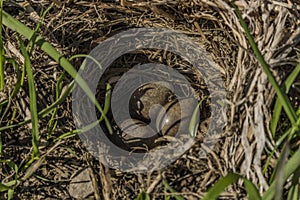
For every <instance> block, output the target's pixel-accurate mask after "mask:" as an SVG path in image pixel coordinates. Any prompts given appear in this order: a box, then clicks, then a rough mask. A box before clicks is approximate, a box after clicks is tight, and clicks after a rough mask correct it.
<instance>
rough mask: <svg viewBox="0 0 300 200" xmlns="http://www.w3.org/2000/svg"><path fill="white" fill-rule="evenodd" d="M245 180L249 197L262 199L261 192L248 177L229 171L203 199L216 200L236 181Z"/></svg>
mask: <svg viewBox="0 0 300 200" xmlns="http://www.w3.org/2000/svg"><path fill="white" fill-rule="evenodd" d="M240 178H241V179H243V180H244V185H245V189H246V192H247V194H248V197H249V199H250V200H260V199H261V197H260V195H259V192H258V190H257V188H256V186H255V185H254V184H253V183H252V182H250V181H249V180H248V179H246V178H244V177H242V176H241V175H239V174H235V173H229V174H227V175H226V176H224V177H223V178H221V179H220V180H219V181H218V182H217V183H216V184H215V185H214V186H212V187H211V188H210V189H209V190H208V192H207V193H206V194H205V196H204V197H203V199H202V200H214V199H217V198H218V196H219V195H220V194H221V193H222V192H224V190H225V189H226V188H227V187H228V186H229V185H232V184H234V183H236V182H237V181H238V180H239V179H240Z"/></svg>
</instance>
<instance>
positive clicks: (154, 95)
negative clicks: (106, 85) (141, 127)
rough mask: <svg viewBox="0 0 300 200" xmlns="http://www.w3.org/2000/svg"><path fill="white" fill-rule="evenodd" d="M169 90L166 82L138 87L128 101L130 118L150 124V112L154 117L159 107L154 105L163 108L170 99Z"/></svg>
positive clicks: (170, 93) (171, 94)
mask: <svg viewBox="0 0 300 200" xmlns="http://www.w3.org/2000/svg"><path fill="white" fill-rule="evenodd" d="M169 88H172V86H171V85H170V84H169V83H167V82H159V83H149V84H146V85H143V86H142V87H140V88H139V89H138V90H137V91H136V92H134V93H133V95H132V98H131V99H130V104H129V105H130V107H129V109H130V114H131V116H132V117H133V118H136V119H140V120H142V121H145V122H147V123H148V122H150V120H151V115H150V110H151V112H152V114H154V115H156V114H157V113H158V111H159V110H160V107H159V106H154V105H157V104H159V105H162V106H163V105H164V104H166V103H167V102H168V101H169V100H170V99H171V98H172V96H173V93H172V91H171V90H170V89H169ZM153 106H154V107H153Z"/></svg>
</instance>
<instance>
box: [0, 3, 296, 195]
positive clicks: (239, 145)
mask: <svg viewBox="0 0 300 200" xmlns="http://www.w3.org/2000/svg"><path fill="white" fill-rule="evenodd" d="M53 2H54V4H53V8H52V9H51V10H50V11H49V13H48V14H47V15H46V16H45V18H44V19H43V21H42V24H41V28H40V30H39V34H41V35H42V36H43V37H44V38H46V39H47V41H49V42H50V43H51V44H52V45H53V46H54V47H55V48H56V49H57V50H59V51H60V52H61V53H62V54H63V55H65V57H66V58H69V57H71V56H72V55H76V54H89V53H90V51H91V50H92V49H93V48H95V47H96V46H97V45H98V44H100V43H101V42H102V41H104V40H106V39H108V38H110V37H112V36H113V35H115V34H117V33H120V32H122V31H125V30H128V29H130V28H149V27H153V28H167V29H170V30H176V31H178V32H179V33H182V34H185V35H187V36H188V37H189V38H191V39H192V40H193V41H195V42H196V43H198V44H199V45H200V46H202V48H203V49H205V50H206V51H207V52H208V54H209V56H210V57H211V59H212V60H213V61H214V62H215V63H216V65H217V70H218V71H219V73H220V74H221V75H222V78H223V80H224V87H225V89H226V97H227V100H226V102H225V103H226V104H227V110H225V111H224V112H223V113H221V114H222V115H224V116H223V117H224V119H225V125H226V126H224V129H223V130H222V133H220V137H219V138H218V141H217V143H216V145H215V146H214V148H213V149H206V150H207V151H208V154H207V156H206V157H201V152H202V150H203V147H201V144H202V142H203V141H202V138H201V134H204V135H205V133H206V132H207V128H208V126H209V123H202V124H201V126H199V130H198V135H200V136H198V139H197V142H196V143H195V144H194V145H193V146H192V148H190V149H189V150H188V151H187V152H186V153H185V154H184V155H182V156H181V157H180V158H179V159H177V160H176V161H175V162H173V163H172V164H170V165H169V166H168V167H166V168H163V169H161V170H157V171H154V172H151V173H142V174H135V173H128V172H122V171H119V170H114V169H109V168H107V167H106V166H105V165H103V164H101V163H100V162H99V161H98V160H97V159H95V157H93V156H92V155H91V154H90V153H89V152H88V151H87V150H86V148H85V146H84V145H83V143H82V141H81V140H80V138H79V137H78V136H73V137H70V138H67V139H63V140H59V141H58V142H54V141H55V139H56V138H57V137H59V136H61V135H62V134H64V133H66V132H69V131H71V130H74V129H75V128H76V127H75V124H74V119H73V116H72V98H71V96H70V97H68V98H67V100H66V101H65V102H63V103H62V104H61V105H60V106H59V108H58V112H57V114H56V116H55V117H56V118H57V119H58V120H57V121H58V124H57V127H56V129H55V130H54V131H53V132H52V133H51V137H49V138H47V134H48V130H47V128H48V125H49V120H50V116H47V117H45V118H43V119H40V121H39V127H40V134H41V138H40V151H41V153H42V156H43V159H40V160H39V161H37V162H35V163H34V164H33V166H34V167H32V168H31V169H32V170H33V173H32V175H31V176H30V178H28V179H26V180H25V181H23V182H22V183H21V185H19V186H18V187H17V188H16V189H15V191H14V199H22V200H24V199H76V198H77V199H106V200H107V199H134V198H136V197H137V196H138V195H139V193H140V192H142V191H145V192H147V193H149V194H150V196H151V199H164V197H166V196H168V195H170V196H172V195H181V196H182V197H184V198H185V199H201V198H202V197H203V195H204V193H205V192H207V190H208V189H209V188H210V187H211V186H212V185H213V184H214V183H216V181H217V180H218V179H219V178H221V177H223V176H225V175H226V174H227V173H228V172H237V173H241V174H242V175H244V176H246V177H247V178H249V179H250V180H251V181H252V182H253V183H255V184H256V185H258V186H259V190H260V192H263V191H266V189H267V188H268V181H269V178H270V173H271V171H272V169H273V168H274V167H275V164H276V159H277V158H278V155H279V152H280V151H279V150H278V151H276V152H275V154H274V156H273V157H272V159H271V164H270V165H269V166H268V168H267V170H266V171H263V170H262V168H263V166H264V164H265V163H266V158H267V155H268V154H267V153H268V152H269V150H272V149H273V148H274V144H275V142H274V138H272V136H271V134H270V131H269V128H268V126H269V122H270V119H271V114H272V106H273V101H274V97H275V92H274V90H273V89H272V87H271V86H270V84H269V83H268V81H267V78H266V76H265V74H264V72H263V71H262V69H261V68H260V66H259V64H258V62H257V60H256V59H255V56H254V54H253V52H252V50H251V48H250V47H249V44H248V42H247V40H246V38H245V36H244V34H243V30H242V28H241V27H240V24H239V21H238V19H237V17H236V16H235V14H234V11H233V9H232V8H231V5H230V3H229V2H228V1H222V0H214V1H200V0H183V1H178V0H173V1H169V0H154V1H144V0H138V1H130V0H102V1H101V0H100V1H98V0H94V1H79V0H78V1H77V0H67V1H58V0H55V1H53ZM236 4H237V5H238V6H239V8H240V10H241V12H242V13H243V16H244V17H245V19H246V21H247V23H248V24H249V25H250V26H249V28H250V30H251V33H252V34H253V36H254V39H255V41H256V42H257V43H258V46H259V48H260V50H261V51H262V52H263V54H264V56H265V59H266V61H267V62H268V63H269V64H270V66H271V69H272V70H273V72H274V74H275V75H276V79H277V80H278V81H280V82H281V81H282V80H284V79H285V78H286V76H287V75H288V74H289V72H291V71H292V70H293V69H294V67H295V66H296V65H297V62H299V60H300V44H299V41H300V20H299V19H300V2H298V1H296V0H294V1H292V0H290V1H273V2H272V1H252V0H251V1H237V2H236ZM291 4H293V5H294V7H290V5H291ZM49 5H50V3H49V2H47V1H39V2H37V1H30V2H29V1H17V2H15V3H12V2H10V1H9V2H6V1H5V2H4V10H5V11H6V12H8V13H9V14H11V15H12V16H14V17H16V18H17V19H18V20H20V21H21V22H22V23H24V24H26V25H27V26H29V27H30V28H32V29H34V28H35V26H36V24H37V21H38V19H39V13H41V12H42V10H45V9H46V8H47V7H48V6H49ZM3 30H4V32H3V34H4V38H5V47H6V49H5V50H6V51H7V52H10V56H11V57H13V58H15V59H16V60H17V61H18V63H20V64H22V58H21V57H20V56H19V54H18V52H19V50H18V48H19V44H18V36H17V34H16V33H15V32H13V31H11V30H9V29H7V28H5V27H4V29H3ZM139 54H140V55H139V56H132V55H126V56H124V57H122V58H120V59H119V60H118V61H116V62H115V63H114V64H115V65H116V66H118V65H120V64H122V65H128V66H132V65H133V64H136V63H141V62H144V63H146V62H149V61H150V62H161V63H167V64H171V65H172V62H173V63H174V59H173V60H172V58H173V57H172V56H164V55H163V52H159V53H157V54H156V52H139ZM82 61H83V58H77V59H74V60H72V61H71V63H72V64H73V65H74V66H75V67H76V68H77V69H79V67H80V65H81V63H82ZM31 62H32V66H33V73H34V77H35V84H36V86H37V89H36V91H37V94H38V96H37V98H38V108H39V110H42V109H43V108H45V107H47V105H50V104H51V103H53V102H54V101H55V98H56V97H55V88H56V83H57V81H58V77H59V76H60V75H61V74H62V73H63V69H62V68H61V67H60V66H59V65H58V64H57V63H56V62H54V61H53V60H52V59H51V58H50V57H49V56H48V55H47V54H46V53H44V52H43V51H42V50H40V49H39V48H36V49H35V50H34V51H33V54H32V60H31ZM175 62H176V63H177V64H178V63H179V64H178V65H179V66H183V64H182V63H180V62H181V61H180V60H176V59H175ZM181 64H182V65H181ZM5 72H6V74H5V81H6V86H7V88H6V92H7V94H8V93H9V91H11V89H12V88H13V87H14V85H15V81H16V74H15V70H14V68H13V66H11V65H8V66H7V67H6V69H5ZM186 75H187V76H189V77H190V80H192V81H193V82H194V84H195V88H196V91H197V92H198V93H199V94H198V95H199V96H201V94H203V93H205V92H207V91H206V90H205V88H204V89H203V88H202V86H201V84H200V83H199V82H197V75H195V74H193V72H187V73H186ZM193 75H195V76H193ZM193 77H196V78H194V80H193ZM71 81H72V78H71V77H70V76H69V75H67V74H65V77H64V79H63V85H64V86H66V85H68V84H69V83H70V82H71ZM297 82H298V83H299V82H300V77H298V80H297ZM25 85H26V84H25ZM289 94H290V98H291V100H292V102H293V106H294V107H295V108H297V107H298V106H299V98H300V92H299V85H298V86H297V85H294V87H292V89H291V91H290V93H289ZM99 96H100V97H99V100H100V101H101V100H103V98H104V95H103V94H102V93H101V92H100V93H99ZM206 106H209V105H206ZM6 108H7V109H6V110H7V112H6V114H5V115H3V116H4V117H3V118H2V119H1V121H0V126H6V125H7V123H8V122H10V119H11V118H12V116H13V115H14V110H15V112H16V113H17V114H16V116H15V118H14V121H13V123H18V122H21V121H24V119H27V117H28V110H29V94H28V88H26V87H25V88H24V89H23V90H22V93H21V94H20V95H19V96H18V97H17V98H16V100H14V101H12V102H11V103H10V105H8V106H7V107H6ZM200 112H201V111H200ZM202 112H209V109H208V108H203V110H202ZM258 113H260V115H258ZM204 116H205V117H203V118H202V119H201V121H202V122H209V121H205V120H206V119H208V118H210V117H211V116H210V114H207V113H206V114H205V115H204ZM259 116H260V117H259ZM285 124H287V120H286V119H285V116H283V117H282V125H281V126H280V127H279V128H278V130H279V133H280V130H282V129H284V128H285V127H286V125H285ZM1 137H2V143H3V154H2V155H1V157H0V160H11V161H13V162H14V163H16V164H17V165H18V166H20V171H19V173H18V175H19V177H23V176H24V175H26V173H28V171H26V170H24V171H22V170H21V169H22V167H24V165H25V164H26V162H28V161H29V160H30V158H31V152H32V145H31V130H30V124H28V125H24V126H20V127H16V128H13V129H8V130H5V131H3V132H1ZM298 145H299V141H294V143H293V145H292V148H296V147H297V146H298ZM0 166H1V168H0V180H1V181H2V182H8V181H11V180H13V179H14V176H15V173H14V172H13V170H12V169H11V168H10V167H9V166H8V165H6V164H4V163H1V164H0ZM78 180H80V181H78ZM82 180H85V181H82ZM165 181H166V182H167V183H168V185H169V186H170V187H171V188H173V189H174V190H175V191H176V192H174V191H173V192H172V191H171V190H169V189H167V187H166V185H165V184H164V182H165ZM78 182H80V183H78ZM242 186H243V184H242V182H241V183H238V184H234V185H233V186H230V187H229V188H228V189H227V190H226V191H224V192H223V193H222V195H221V196H220V197H219V199H246V198H247V195H246V193H245V191H244V189H243V187H242ZM171 193H172V195H171ZM6 198H7V194H6V193H3V194H1V196H0V199H6ZM173 198H174V199H175V197H171V199H173Z"/></svg>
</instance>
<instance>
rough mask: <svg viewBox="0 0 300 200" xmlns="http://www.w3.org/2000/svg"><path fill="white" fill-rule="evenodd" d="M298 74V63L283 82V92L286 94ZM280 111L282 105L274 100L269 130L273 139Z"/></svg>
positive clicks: (299, 65)
mask: <svg viewBox="0 0 300 200" xmlns="http://www.w3.org/2000/svg"><path fill="white" fill-rule="evenodd" d="M299 74H300V63H299V64H298V65H297V66H296V68H295V69H294V70H293V71H292V72H291V74H290V75H289V76H288V78H287V79H286V81H285V82H284V87H285V92H286V93H288V91H289V90H290V88H291V86H292V84H293V82H294V81H295V79H296V78H297V76H298V75H299ZM281 110H282V104H281V101H280V100H279V99H276V102H275V106H274V110H273V114H272V120H271V122H270V130H271V132H272V135H273V137H275V132H276V128H277V124H278V121H279V117H280V113H281Z"/></svg>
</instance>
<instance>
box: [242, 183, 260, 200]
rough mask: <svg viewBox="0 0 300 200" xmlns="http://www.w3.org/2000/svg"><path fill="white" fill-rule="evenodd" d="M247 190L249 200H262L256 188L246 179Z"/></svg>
mask: <svg viewBox="0 0 300 200" xmlns="http://www.w3.org/2000/svg"><path fill="white" fill-rule="evenodd" d="M244 185H245V189H246V191H247V194H248V199H249V200H260V199H261V196H260V194H259V192H258V190H257V188H256V186H255V185H254V184H253V183H252V182H251V181H249V180H247V179H244Z"/></svg>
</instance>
